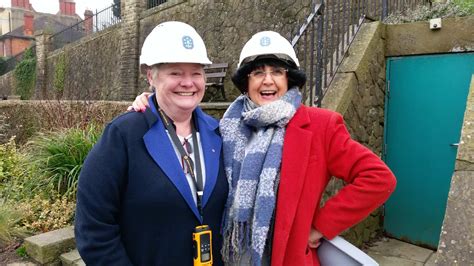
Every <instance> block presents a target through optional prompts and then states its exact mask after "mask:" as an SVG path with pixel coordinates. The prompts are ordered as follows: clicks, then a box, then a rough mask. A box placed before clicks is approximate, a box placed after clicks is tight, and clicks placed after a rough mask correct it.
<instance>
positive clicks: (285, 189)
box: [272, 106, 313, 265]
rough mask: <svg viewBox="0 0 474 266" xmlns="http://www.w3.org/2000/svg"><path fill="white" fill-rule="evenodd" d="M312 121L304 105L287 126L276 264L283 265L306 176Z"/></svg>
mask: <svg viewBox="0 0 474 266" xmlns="http://www.w3.org/2000/svg"><path fill="white" fill-rule="evenodd" d="M309 123H310V119H309V115H308V112H307V110H306V107H305V106H301V107H300V108H298V111H297V112H296V114H295V115H294V116H293V118H292V119H291V120H290V122H289V123H288V126H287V127H286V133H285V140H284V144H283V157H282V166H281V179H280V185H279V186H278V198H277V213H276V219H275V232H274V238H273V250H272V254H273V255H272V262H275V265H283V259H284V254H285V249H286V246H287V243H288V237H289V234H290V231H291V228H292V225H293V221H294V218H295V214H296V208H297V206H298V201H299V197H300V195H301V190H302V188H303V184H304V179H305V176H306V169H307V166H308V162H309V156H310V149H311V141H312V136H313V134H312V132H311V131H309V130H307V129H305V126H306V125H308V124H309ZM272 264H273V263H272Z"/></svg>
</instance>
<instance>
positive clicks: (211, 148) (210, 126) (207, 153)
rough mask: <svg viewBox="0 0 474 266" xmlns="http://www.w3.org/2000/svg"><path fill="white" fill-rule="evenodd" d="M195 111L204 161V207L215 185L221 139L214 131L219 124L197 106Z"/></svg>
mask: <svg viewBox="0 0 474 266" xmlns="http://www.w3.org/2000/svg"><path fill="white" fill-rule="evenodd" d="M195 112H196V116H197V117H198V127H199V135H200V137H201V148H202V149H203V151H202V153H203V154H204V163H205V165H206V183H205V187H204V196H203V200H202V206H203V207H205V206H206V203H207V202H208V201H209V197H210V196H211V193H212V191H213V190H214V186H215V185H216V181H217V175H218V173H219V162H220V153H221V146H222V140H221V138H220V137H219V135H218V134H217V133H216V129H217V127H218V126H219V124H218V123H217V121H216V120H214V119H210V118H209V117H206V116H205V114H204V113H203V112H202V110H201V109H200V108H199V107H198V108H196V111H195Z"/></svg>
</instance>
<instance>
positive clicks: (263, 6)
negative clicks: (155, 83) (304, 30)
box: [139, 0, 311, 100]
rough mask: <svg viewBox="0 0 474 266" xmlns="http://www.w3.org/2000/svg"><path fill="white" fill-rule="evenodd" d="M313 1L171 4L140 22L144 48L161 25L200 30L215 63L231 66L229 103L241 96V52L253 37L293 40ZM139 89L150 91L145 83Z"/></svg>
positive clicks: (148, 13)
mask: <svg viewBox="0 0 474 266" xmlns="http://www.w3.org/2000/svg"><path fill="white" fill-rule="evenodd" d="M310 11H311V1H308V0H282V1H278V4H276V2H275V1H272V0H262V1H255V0H202V1H198V0H189V1H184V0H171V1H168V2H167V3H166V4H163V5H160V6H158V7H155V8H153V9H150V10H147V11H146V12H144V13H143V14H142V16H141V17H142V19H141V21H140V33H141V34H140V47H141V44H142V43H143V41H144V38H145V37H146V35H147V34H148V33H149V32H150V31H151V30H152V29H153V28H154V27H155V26H156V25H158V24H159V23H161V22H164V21H167V20H179V21H183V22H186V23H188V24H190V25H192V26H194V27H195V28H196V30H197V31H198V33H199V34H200V35H201V36H202V37H203V39H204V42H205V43H206V45H207V50H208V53H209V58H210V59H211V61H212V62H214V63H228V64H229V69H228V71H227V78H226V79H225V89H226V97H227V98H228V99H227V100H233V99H234V98H235V97H236V96H237V95H239V94H240V92H239V91H238V90H237V89H236V88H235V87H234V86H233V84H232V82H231V80H230V75H231V73H233V72H234V70H235V68H236V66H237V63H238V58H239V55H240V50H241V49H242V47H243V45H244V43H245V42H246V41H248V40H249V39H250V37H251V36H252V35H253V34H255V33H257V32H259V31H262V30H274V31H277V32H279V33H280V34H282V35H283V36H285V37H290V36H292V34H291V33H292V32H294V31H295V30H296V29H297V28H298V29H299V27H300V26H301V25H302V24H303V21H304V20H305V19H306V17H307V16H308V15H309V14H310ZM139 88H146V85H145V83H144V82H143V81H142V83H141V85H140V86H139Z"/></svg>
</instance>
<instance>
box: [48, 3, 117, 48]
mask: <svg viewBox="0 0 474 266" xmlns="http://www.w3.org/2000/svg"><path fill="white" fill-rule="evenodd" d="M117 10H120V7H119V5H118V4H112V5H111V6H110V7H107V8H104V9H102V10H100V11H97V12H96V13H95V14H94V15H92V16H91V17H86V18H85V19H84V20H82V21H79V22H78V23H76V24H74V25H71V26H70V27H68V28H65V29H63V30H61V31H59V32H57V33H55V34H54V35H53V36H51V40H52V44H53V49H54V50H56V49H59V48H61V47H63V46H64V45H66V44H68V43H72V42H75V41H77V40H79V39H81V38H83V37H85V36H87V35H89V34H92V33H95V32H99V31H102V30H104V29H106V28H108V27H110V26H113V25H115V24H118V23H120V22H121V21H122V19H121V17H120V13H117Z"/></svg>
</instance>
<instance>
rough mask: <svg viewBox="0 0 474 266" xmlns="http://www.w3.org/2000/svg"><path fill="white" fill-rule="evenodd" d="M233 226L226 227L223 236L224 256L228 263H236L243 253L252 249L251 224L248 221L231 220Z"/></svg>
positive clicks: (222, 251)
mask: <svg viewBox="0 0 474 266" xmlns="http://www.w3.org/2000/svg"><path fill="white" fill-rule="evenodd" d="M231 224H232V225H231V228H226V230H225V231H224V236H223V245H222V250H221V253H222V257H223V259H224V262H226V263H236V262H239V261H240V260H241V258H242V254H244V253H245V252H247V251H249V250H251V248H252V247H251V241H250V239H251V238H250V231H251V230H248V229H249V228H247V227H249V226H250V225H249V224H248V223H247V222H235V221H232V222H231Z"/></svg>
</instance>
